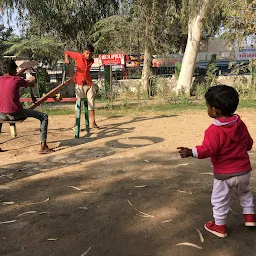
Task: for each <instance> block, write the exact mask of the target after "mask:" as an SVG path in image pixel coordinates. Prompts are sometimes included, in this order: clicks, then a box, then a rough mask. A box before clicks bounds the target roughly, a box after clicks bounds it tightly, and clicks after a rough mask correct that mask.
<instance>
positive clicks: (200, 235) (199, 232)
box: [196, 228, 204, 243]
mask: <svg viewBox="0 0 256 256" xmlns="http://www.w3.org/2000/svg"><path fill="white" fill-rule="evenodd" d="M196 231H197V232H198V235H199V237H200V241H201V243H203V242H204V237H203V235H202V233H201V231H200V230H199V229H197V228H196Z"/></svg>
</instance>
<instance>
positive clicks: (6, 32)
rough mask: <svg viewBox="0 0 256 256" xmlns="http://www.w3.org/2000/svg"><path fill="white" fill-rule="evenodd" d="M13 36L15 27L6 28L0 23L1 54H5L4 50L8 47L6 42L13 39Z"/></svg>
mask: <svg viewBox="0 0 256 256" xmlns="http://www.w3.org/2000/svg"><path fill="white" fill-rule="evenodd" d="M13 37H14V35H13V29H12V28H6V27H5V26H4V25H3V24H0V55H3V53H4V51H5V50H6V49H7V48H8V46H6V44H5V42H7V41H8V40H10V39H12V38H13Z"/></svg>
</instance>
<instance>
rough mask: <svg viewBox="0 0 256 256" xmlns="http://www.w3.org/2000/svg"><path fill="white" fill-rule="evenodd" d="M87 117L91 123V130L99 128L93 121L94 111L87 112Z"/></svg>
mask: <svg viewBox="0 0 256 256" xmlns="http://www.w3.org/2000/svg"><path fill="white" fill-rule="evenodd" d="M89 117H90V122H91V123H92V127H93V128H99V126H98V125H97V124H96V121H95V112H94V110H89Z"/></svg>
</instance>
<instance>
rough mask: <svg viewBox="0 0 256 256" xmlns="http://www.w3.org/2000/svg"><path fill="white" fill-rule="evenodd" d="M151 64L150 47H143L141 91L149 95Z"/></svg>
mask: <svg viewBox="0 0 256 256" xmlns="http://www.w3.org/2000/svg"><path fill="white" fill-rule="evenodd" d="M151 62H152V59H151V49H150V46H148V45H145V49H144V61H143V69H142V77H141V82H142V90H143V91H144V92H147V93H149V86H150V76H151Z"/></svg>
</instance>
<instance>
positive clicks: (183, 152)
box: [177, 147, 193, 158]
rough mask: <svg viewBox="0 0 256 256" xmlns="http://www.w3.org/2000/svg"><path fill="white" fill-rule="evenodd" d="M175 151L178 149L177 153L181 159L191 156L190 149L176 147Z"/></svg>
mask: <svg viewBox="0 0 256 256" xmlns="http://www.w3.org/2000/svg"><path fill="white" fill-rule="evenodd" d="M177 149H179V151H178V153H179V154H180V156H181V157H182V158H185V157H190V156H193V153H192V149H190V148H184V147H178V148H177Z"/></svg>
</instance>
